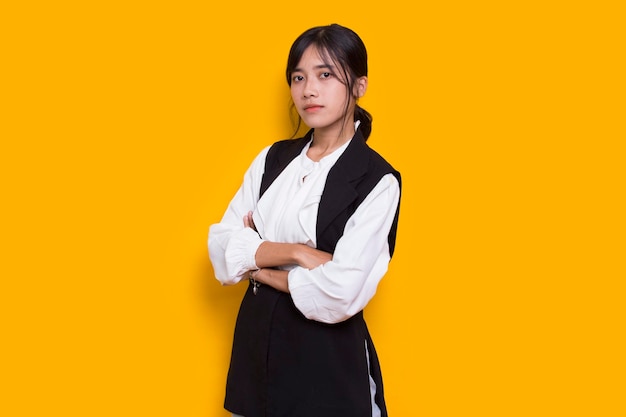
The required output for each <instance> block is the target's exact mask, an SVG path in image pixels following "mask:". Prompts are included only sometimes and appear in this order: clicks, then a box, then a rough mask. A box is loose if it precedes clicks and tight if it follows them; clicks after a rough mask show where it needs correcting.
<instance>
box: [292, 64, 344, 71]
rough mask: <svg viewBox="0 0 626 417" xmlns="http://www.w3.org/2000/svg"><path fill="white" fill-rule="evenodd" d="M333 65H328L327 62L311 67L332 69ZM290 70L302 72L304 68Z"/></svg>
mask: <svg viewBox="0 0 626 417" xmlns="http://www.w3.org/2000/svg"><path fill="white" fill-rule="evenodd" d="M334 68H335V66H334V65H329V64H320V65H316V66H314V67H313V69H329V70H331V69H334ZM292 72H304V70H303V69H302V68H299V67H298V68H294V69H293V71H292Z"/></svg>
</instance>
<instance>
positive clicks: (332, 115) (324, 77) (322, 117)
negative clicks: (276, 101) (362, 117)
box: [291, 46, 355, 134]
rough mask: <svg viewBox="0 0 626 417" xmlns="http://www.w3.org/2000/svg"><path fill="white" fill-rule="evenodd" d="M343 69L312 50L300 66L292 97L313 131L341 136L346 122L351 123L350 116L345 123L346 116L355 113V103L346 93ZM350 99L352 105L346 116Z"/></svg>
mask: <svg viewBox="0 0 626 417" xmlns="http://www.w3.org/2000/svg"><path fill="white" fill-rule="evenodd" d="M340 72H341V73H342V72H343V71H341V69H340V68H335V67H334V65H332V64H327V63H325V62H324V61H323V60H322V58H321V57H320V54H319V53H318V51H317V49H316V48H315V47H313V46H310V47H308V48H307V49H306V50H305V51H304V54H303V55H302V58H301V59H300V62H299V63H298V65H297V67H296V68H295V70H294V71H293V72H292V74H291V98H292V99H293V102H294V104H295V106H296V109H297V110H298V114H300V117H302V120H303V121H304V123H305V124H306V125H307V126H309V127H310V128H314V129H317V130H324V131H327V132H330V133H334V132H335V131H336V132H337V134H339V132H340V131H341V130H342V128H343V127H344V123H345V124H348V123H351V122H352V120H351V118H350V117H346V118H345V119H346V120H344V114H354V105H355V101H354V98H353V97H352V95H350V96H349V97H348V95H347V94H346V92H347V86H346V84H347V83H346V82H345V80H343V79H342V78H340V77H342V76H343V75H339V73H340ZM346 100H348V101H349V106H348V109H347V113H346Z"/></svg>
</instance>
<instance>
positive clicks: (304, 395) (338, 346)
mask: <svg viewBox="0 0 626 417" xmlns="http://www.w3.org/2000/svg"><path fill="white" fill-rule="evenodd" d="M311 133H312V131H309V133H307V135H305V136H304V137H303V138H300V139H288V140H285V141H280V142H276V143H275V144H274V145H272V147H271V148H270V150H269V152H268V154H267V157H266V161H265V172H264V175H263V179H262V182H261V190H260V195H261V196H262V195H263V193H264V192H265V191H266V190H267V188H268V187H269V186H270V185H271V183H272V182H273V181H274V180H275V179H276V177H278V175H280V173H281V172H282V171H283V170H284V169H285V168H286V167H287V165H289V163H290V162H291V161H292V160H293V159H294V158H295V157H296V156H298V155H299V154H300V152H301V151H302V149H303V148H304V146H306V144H307V143H308V141H309V140H310V138H311ZM388 173H393V174H394V175H395V176H396V178H397V179H398V182H400V174H399V173H398V172H397V171H396V170H394V169H393V167H392V166H391V165H389V163H387V162H386V161H385V160H384V159H383V158H382V157H381V156H380V155H379V154H377V153H376V152H375V151H374V150H372V149H371V148H369V146H367V144H366V143H365V140H364V139H363V137H362V135H361V134H360V132H358V130H357V133H356V134H355V136H354V138H353V139H352V141H351V142H350V144H349V145H348V147H347V148H346V150H345V151H344V153H343V154H342V155H341V156H340V157H339V159H338V160H337V162H336V163H335V165H334V166H333V167H332V168H331V170H330V172H329V174H328V178H327V180H326V185H325V188H324V191H323V194H322V197H321V200H320V205H319V209H318V218H317V231H316V233H317V248H318V249H320V250H323V251H326V252H330V253H332V252H334V249H335V246H336V245H337V242H338V240H339V238H341V236H342V234H343V230H344V227H345V225H346V223H347V221H348V219H349V218H350V216H351V215H352V214H353V213H354V211H355V210H356V209H357V207H358V206H359V204H361V202H363V200H364V199H365V197H367V195H368V194H369V193H370V191H371V190H372V189H373V188H374V187H375V186H376V184H377V183H378V182H379V181H380V179H381V178H382V177H383V176H384V175H386V174H388ZM398 213H399V206H398V209H396V215H395V217H394V221H393V225H392V227H391V231H390V233H389V237H388V239H389V248H390V254H391V255H393V250H394V247H395V238H396V229H397V223H398ZM366 353H367V354H368V355H367V354H366ZM368 362H369V364H368ZM368 365H369V368H368ZM368 375H371V376H372V378H373V379H374V381H375V383H376V387H377V389H376V396H375V400H376V403H377V405H378V407H379V408H380V409H381V412H382V417H386V416H387V409H386V406H385V399H384V395H383V382H382V375H381V371H380V365H379V362H378V357H377V355H376V350H375V348H374V344H373V343H372V340H371V338H370V334H369V331H368V330H367V325H366V323H365V320H364V319H363V312H359V313H358V314H356V315H354V316H353V317H351V318H349V319H348V320H345V321H343V322H341V323H337V324H325V323H320V322H317V321H313V320H309V319H307V318H306V317H304V315H302V313H300V311H299V310H298V309H297V308H296V306H295V305H294V303H293V300H292V299H291V296H290V295H289V294H286V293H282V292H280V291H277V290H274V289H273V288H271V287H269V286H267V285H264V286H262V287H261V288H259V290H258V293H257V295H254V294H253V292H252V288H251V287H249V288H248V290H247V292H246V294H245V296H244V299H243V301H242V303H241V307H240V310H239V315H238V317H237V324H236V326H235V335H234V340H233V350H232V356H231V363H230V369H229V371H228V379H227V384H226V399H225V402H224V405H225V408H226V409H227V410H229V411H231V412H234V413H236V414H241V415H243V416H245V417H366V416H367V417H369V416H371V415H372V407H371V396H370V387H369V378H368Z"/></svg>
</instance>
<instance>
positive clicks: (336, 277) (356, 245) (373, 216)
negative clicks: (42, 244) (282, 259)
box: [289, 174, 400, 323]
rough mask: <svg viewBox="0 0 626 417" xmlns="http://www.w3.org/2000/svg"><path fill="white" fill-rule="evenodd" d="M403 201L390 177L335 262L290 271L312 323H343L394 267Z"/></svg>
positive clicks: (292, 287)
mask: <svg viewBox="0 0 626 417" xmlns="http://www.w3.org/2000/svg"><path fill="white" fill-rule="evenodd" d="M399 201H400V186H399V184H398V180H397V179H396V177H395V176H394V175H393V174H387V175H385V176H384V177H383V178H382V179H381V180H380V181H379V183H378V184H377V185H376V187H374V189H373V190H372V191H371V192H370V194H369V195H368V196H367V197H366V198H365V200H364V201H363V202H362V203H361V205H359V207H358V208H357V210H356V211H355V212H354V214H353V215H352V217H350V219H349V220H348V223H347V224H346V227H345V230H344V234H343V236H342V237H341V238H340V239H339V241H338V242H337V246H336V248H335V252H334V253H333V259H332V261H330V262H327V263H326V264H324V265H321V266H319V267H317V268H314V269H311V270H308V269H306V268H300V267H296V268H294V269H292V270H291V271H290V272H289V291H290V292H291V296H292V298H293V301H294V304H295V305H296V307H297V308H298V309H299V310H300V311H301V312H302V314H304V315H305V316H306V317H307V318H308V319H311V320H316V321H321V322H324V323H338V322H341V321H344V320H346V319H348V318H350V317H352V316H353V315H355V314H356V313H358V312H359V311H361V310H362V309H363V308H365V306H366V305H367V303H368V302H369V301H370V300H371V299H372V297H373V296H374V294H375V293H376V288H377V286H378V283H379V282H380V280H381V279H382V277H383V276H384V275H385V273H386V272H387V269H388V265H389V261H390V260H391V256H390V254H389V242H388V235H389V231H390V229H391V225H392V223H393V219H394V216H395V213H396V209H397V207H398V204H399Z"/></svg>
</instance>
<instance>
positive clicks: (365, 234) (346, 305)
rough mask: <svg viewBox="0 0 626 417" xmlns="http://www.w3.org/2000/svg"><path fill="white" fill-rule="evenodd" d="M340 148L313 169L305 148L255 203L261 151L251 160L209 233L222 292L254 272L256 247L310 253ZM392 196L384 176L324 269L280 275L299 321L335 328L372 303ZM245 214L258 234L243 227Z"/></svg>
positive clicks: (390, 180) (382, 267)
mask: <svg viewBox="0 0 626 417" xmlns="http://www.w3.org/2000/svg"><path fill="white" fill-rule="evenodd" d="M348 143H349V142H348ZM348 143H346V144H345V145H344V146H342V147H341V148H339V149H337V150H336V151H334V152H333V153H332V154H330V155H327V156H325V157H324V158H322V159H321V160H320V161H319V162H314V161H312V160H311V159H309V158H308V157H307V156H306V152H307V150H308V145H307V146H305V148H304V149H303V151H302V153H301V154H300V155H299V156H298V157H296V158H295V159H294V160H293V161H292V162H291V163H290V164H289V165H288V166H287V168H285V170H284V171H283V172H282V173H281V174H280V175H279V176H278V177H277V178H276V179H275V180H274V182H273V183H272V185H271V186H270V187H269V188H268V189H267V190H266V192H265V194H264V195H263V197H262V198H261V199H260V201H258V203H257V200H259V189H260V186H261V178H262V175H263V171H264V167H265V157H266V155H267V151H268V150H269V147H267V148H265V149H263V150H262V151H261V152H260V153H259V154H258V156H257V157H256V158H255V159H254V161H253V162H252V164H251V166H250V167H249V168H248V170H247V172H246V174H245V176H244V179H243V184H242V185H241V187H240V188H239V190H238V191H237V193H236V194H235V196H234V198H233V199H232V201H231V202H230V204H229V206H228V208H227V210H226V213H225V214H224V216H223V218H222V220H221V221H220V223H217V224H214V225H212V226H211V227H210V230H209V242H208V244H209V254H210V258H211V262H212V264H213V268H214V270H215V275H216V277H217V279H218V280H219V281H220V282H221V283H222V284H224V285H230V284H235V283H237V282H239V281H241V280H242V279H243V278H245V274H246V272H247V271H248V270H251V269H256V263H255V260H254V256H255V253H256V250H257V249H258V247H259V245H261V244H262V243H263V241H264V240H268V241H272V242H284V243H303V244H307V245H309V246H311V247H315V245H316V233H315V227H316V219H317V210H318V206H319V201H320V197H321V195H322V191H323V189H324V184H325V182H326V177H327V176H328V172H329V170H330V168H331V167H332V166H333V165H334V163H335V162H336V161H337V159H338V158H339V156H340V155H341V154H342V153H343V152H344V151H345V149H346V147H347V146H348ZM399 196H400V187H399V184H398V181H397V179H396V178H395V177H394V176H393V174H387V175H385V176H384V177H383V178H382V179H381V180H380V182H379V183H378V184H377V185H376V187H374V189H373V190H372V192H371V193H370V194H369V195H368V196H367V197H366V198H365V200H364V201H363V202H362V203H361V205H360V206H359V207H358V209H357V210H356V212H355V213H354V214H353V215H352V217H351V218H350V219H349V220H348V223H347V224H346V227H345V230H344V235H343V236H342V237H341V238H340V239H339V242H338V243H337V246H336V248H335V252H334V254H333V259H332V261H330V262H328V263H326V264H324V265H321V266H319V267H317V268H314V269H311V270H308V269H306V268H301V267H299V266H295V265H291V266H284V267H283V268H284V269H287V270H289V271H290V272H289V278H288V284H289V291H290V293H291V297H292V298H293V300H294V303H295V305H296V307H297V308H298V309H299V310H300V311H301V312H302V313H303V314H304V315H305V316H306V317H307V318H309V319H311V320H317V321H321V322H325V323H338V322H340V321H343V320H346V319H348V318H349V317H351V316H353V315H354V314H356V313H358V312H359V311H361V310H362V309H363V308H364V307H365V306H366V305H367V303H368V302H369V300H370V299H371V298H372V297H373V296H374V294H375V292H376V288H377V286H378V283H379V282H380V280H381V279H382V277H383V275H384V274H385V273H386V272H387V267H388V263H389V260H390V256H389V245H388V241H387V237H388V234H389V230H390V228H391V224H392V222H393V218H394V215H395V212H396V208H397V205H398V200H399ZM250 210H252V211H253V217H254V223H255V225H256V228H257V230H258V234H257V233H256V232H255V231H254V230H252V229H251V228H244V226H243V217H244V215H245V214H246V213H247V212H248V211H250ZM259 235H260V236H262V237H263V238H260V237H259Z"/></svg>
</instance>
